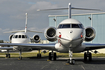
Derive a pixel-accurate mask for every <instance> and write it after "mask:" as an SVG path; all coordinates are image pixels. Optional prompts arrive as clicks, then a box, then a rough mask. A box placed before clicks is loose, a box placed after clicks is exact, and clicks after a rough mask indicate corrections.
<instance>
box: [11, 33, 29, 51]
mask: <svg viewBox="0 0 105 70" xmlns="http://www.w3.org/2000/svg"><path fill="white" fill-rule="evenodd" d="M11 43H25V44H26V43H29V37H28V35H27V34H26V33H25V32H18V33H15V34H14V35H13V36H12V39H11ZM13 49H14V50H15V51H19V50H20V49H21V50H22V51H28V50H30V49H31V48H30V47H28V48H26V47H24V46H22V47H19V46H13Z"/></svg>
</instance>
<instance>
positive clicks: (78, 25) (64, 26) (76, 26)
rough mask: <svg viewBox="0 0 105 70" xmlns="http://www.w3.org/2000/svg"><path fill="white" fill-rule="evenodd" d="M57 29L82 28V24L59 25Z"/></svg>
mask: <svg viewBox="0 0 105 70" xmlns="http://www.w3.org/2000/svg"><path fill="white" fill-rule="evenodd" d="M58 28H83V25H82V24H60V25H59V26H58Z"/></svg>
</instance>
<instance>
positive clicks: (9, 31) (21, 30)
mask: <svg viewBox="0 0 105 70" xmlns="http://www.w3.org/2000/svg"><path fill="white" fill-rule="evenodd" d="M17 32H25V31H24V30H17V31H8V32H4V33H17Z"/></svg>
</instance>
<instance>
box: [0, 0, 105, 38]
mask: <svg viewBox="0 0 105 70" xmlns="http://www.w3.org/2000/svg"><path fill="white" fill-rule="evenodd" d="M68 3H72V6H73V7H80V8H81V7H82V8H92V9H101V10H103V11H98V12H104V11H105V0H0V40H9V35H10V34H11V33H9V34H5V33H3V32H7V31H13V30H22V29H24V27H25V13H28V29H31V30H37V31H44V30H45V29H46V28H47V27H48V25H49V21H48V15H64V14H67V11H44V12H37V9H51V8H66V7H68ZM72 12H73V14H80V13H91V12H92V13H93V11H77V10H74V11H72ZM34 34H35V33H29V35H30V36H33V35H34ZM41 36H42V39H45V38H44V36H43V34H42V35H41Z"/></svg>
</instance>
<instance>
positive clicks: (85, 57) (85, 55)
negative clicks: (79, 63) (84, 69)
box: [84, 52, 87, 61]
mask: <svg viewBox="0 0 105 70" xmlns="http://www.w3.org/2000/svg"><path fill="white" fill-rule="evenodd" d="M84 61H87V53H86V52H85V53H84Z"/></svg>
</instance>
